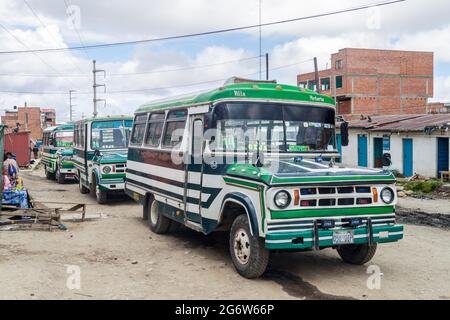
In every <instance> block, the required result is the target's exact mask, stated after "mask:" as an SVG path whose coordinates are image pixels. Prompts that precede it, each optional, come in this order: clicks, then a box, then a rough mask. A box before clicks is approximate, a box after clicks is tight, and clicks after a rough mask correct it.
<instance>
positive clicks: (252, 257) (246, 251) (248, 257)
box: [229, 214, 270, 279]
mask: <svg viewBox="0 0 450 320" xmlns="http://www.w3.org/2000/svg"><path fill="white" fill-rule="evenodd" d="M229 247H230V255H231V259H232V261H233V264H234V267H235V268H236V271H237V272H238V273H239V274H240V275H241V276H243V277H244V278H247V279H255V278H259V277H261V276H262V275H263V274H264V272H265V271H266V269H267V265H268V264H269V256H270V252H269V251H268V250H267V249H266V248H265V245H264V240H263V239H262V238H259V237H257V236H254V235H252V234H251V231H250V225H249V221H248V218H247V216H246V215H245V214H242V215H240V216H238V217H237V218H236V219H235V220H234V222H233V225H232V226H231V231H230V241H229Z"/></svg>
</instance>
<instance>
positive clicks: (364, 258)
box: [337, 243, 377, 265]
mask: <svg viewBox="0 0 450 320" xmlns="http://www.w3.org/2000/svg"><path fill="white" fill-rule="evenodd" d="M376 251H377V244H376V243H375V244H372V245H368V244H356V245H347V246H340V247H339V248H338V249H337V252H338V253H339V255H340V256H341V258H342V260H343V261H344V262H346V263H349V264H356V265H363V264H366V263H367V262H369V261H370V260H372V258H373V256H374V255H375V252H376Z"/></svg>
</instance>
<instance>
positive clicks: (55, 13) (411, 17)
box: [0, 0, 450, 121]
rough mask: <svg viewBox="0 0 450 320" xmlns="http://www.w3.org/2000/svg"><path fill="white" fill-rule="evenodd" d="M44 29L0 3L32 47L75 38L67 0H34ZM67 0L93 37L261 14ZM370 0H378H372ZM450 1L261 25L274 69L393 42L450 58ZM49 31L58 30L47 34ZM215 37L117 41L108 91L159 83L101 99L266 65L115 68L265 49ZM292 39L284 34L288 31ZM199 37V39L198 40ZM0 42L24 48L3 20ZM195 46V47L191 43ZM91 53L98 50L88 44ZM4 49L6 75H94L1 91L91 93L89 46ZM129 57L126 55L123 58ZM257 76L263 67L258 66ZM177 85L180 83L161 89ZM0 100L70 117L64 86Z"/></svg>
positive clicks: (230, 8)
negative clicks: (128, 47) (175, 42)
mask: <svg viewBox="0 0 450 320" xmlns="http://www.w3.org/2000/svg"><path fill="white" fill-rule="evenodd" d="M28 1H29V3H30V4H31V6H32V7H33V8H34V9H35V11H36V12H37V13H38V15H39V16H40V17H41V20H42V21H44V23H45V24H46V26H47V30H46V29H45V28H43V27H42V26H41V24H40V23H39V21H37V20H36V18H35V17H34V16H33V15H32V13H31V12H30V11H29V9H28V8H27V7H26V6H25V5H24V3H23V2H22V1H15V0H3V1H2V2H1V3H0V16H3V17H8V19H3V21H2V24H4V25H5V26H6V27H8V28H9V29H10V30H11V32H13V34H14V35H15V36H16V37H17V38H19V39H20V40H21V41H22V42H24V43H25V44H26V46H27V47H30V48H49V47H62V46H67V45H69V44H70V45H77V44H78V42H79V38H78V35H77V33H76V32H75V31H74V30H73V29H71V28H69V25H68V23H67V14H66V7H65V5H64V2H63V1H45V2H44V1H37V0H28ZM69 2H70V4H73V5H77V6H79V7H80V9H81V30H80V34H81V36H82V37H83V39H84V41H86V42H88V43H97V42H105V41H107V42H113V41H123V40H135V39H142V38H152V37H160V36H167V35H177V34H186V33H191V32H199V31H205V30H214V29H220V28H227V27H234V26H243V25H250V24H255V23H257V22H258V7H257V4H258V0H251V1H239V0H230V1H226V2H223V1H219V0H190V1H183V0H164V1H157V0H153V1H138V0H129V1H127V2H126V3H125V4H124V2H123V1H120V0H109V1H89V0H70V1H69ZM367 2H368V3H369V2H376V0H373V1H367ZM359 5H361V2H360V1H357V0H347V1H332V0H317V1H315V2H314V4H313V5H312V4H305V2H303V1H298V0H283V1H282V0H279V1H271V0H263V22H270V21H276V20H282V19H289V18H295V17H300V16H308V15H313V14H316V13H321V12H329V11H333V10H336V9H342V8H348V7H353V6H359ZM449 14H450V6H449V5H448V1H447V0H430V1H422V0H407V1H406V2H404V3H400V4H395V5H392V6H389V7H384V8H382V9H381V10H380V18H381V20H380V21H379V22H380V24H379V28H378V29H377V28H375V29H373V28H368V26H367V21H368V19H370V16H369V13H368V12H367V11H361V12H354V13H350V14H343V15H339V16H332V17H327V18H319V19H315V20H308V21H302V22H295V23H289V24H285V25H278V26H273V27H270V28H264V29H263V34H264V37H265V38H264V43H263V44H264V45H266V44H267V43H271V45H270V46H271V48H268V50H269V52H270V66H271V68H274V67H279V66H283V65H289V64H295V63H297V62H299V61H303V60H307V59H310V58H312V57H314V56H316V57H318V59H319V66H320V67H321V68H325V67H326V65H327V63H329V58H330V55H331V54H332V53H334V52H337V51H338V50H339V49H341V48H344V47H367V48H387V49H389V48H390V49H402V50H425V51H434V52H435V62H436V63H439V64H441V63H450V55H449V54H448V52H450V41H449V39H450V24H449V22H448V16H449ZM48 31H49V32H50V33H51V34H52V36H49V34H48ZM232 35H234V36H235V39H238V38H239V36H244V37H245V39H248V38H249V35H250V39H252V37H255V38H253V39H254V40H255V44H257V41H256V40H257V38H256V37H257V35H258V32H257V30H250V31H244V32H241V33H233V34H232ZM216 39H217V40H216V41H210V42H209V43H208V45H207V46H206V47H200V48H197V49H192V48H189V49H186V50H180V49H174V48H173V46H166V45H165V43H159V44H158V45H155V46H152V47H151V48H152V49H150V48H149V46H137V47H135V48H134V49H132V52H131V54H128V53H123V52H124V50H123V49H119V48H110V49H108V50H107V51H106V50H105V51H101V52H102V53H104V52H107V53H108V55H102V58H101V59H97V60H98V67H99V68H101V69H105V70H107V74H108V76H107V78H106V79H105V80H103V79H99V81H100V82H104V83H105V84H106V85H107V90H108V91H109V92H111V91H117V90H134V89H144V88H148V89H151V88H160V90H154V91H147V92H141V93H133V94H130V93H127V94H111V93H107V94H105V95H103V94H99V95H100V97H105V98H106V99H107V108H103V107H102V106H100V112H101V113H103V114H107V113H132V112H133V111H134V110H135V109H136V108H137V106H138V105H139V104H141V103H143V102H146V101H149V100H151V99H156V98H160V97H162V96H167V95H177V94H180V93H183V92H189V91H197V90H202V89H206V88H211V87H213V86H215V85H218V84H219V82H216V83H211V84H203V85H196V86H191V87H178V86H182V85H185V84H190V83H198V82H204V81H209V80H219V79H226V78H228V77H230V76H234V75H241V76H244V75H248V74H250V73H255V72H257V71H258V69H259V63H258V61H257V60H249V61H243V62H241V63H230V64H224V65H218V66H214V67H209V68H201V69H190V70H185V71H180V72H160V73H153V74H147V75H138V76H127V77H114V76H112V74H115V73H133V72H147V71H148V72H150V71H153V72H156V71H164V70H168V69H176V68H180V67H185V66H203V65H208V64H215V63H217V62H221V61H231V60H237V59H242V58H246V57H250V56H255V55H256V54H257V53H256V52H257V51H258V48H257V47H256V46H257V45H255V48H254V49H252V50H249V49H248V46H247V45H246V44H245V43H242V42H237V43H235V44H234V45H233V47H234V48H231V47H230V45H228V46H227V45H225V44H224V43H223V42H222V40H221V39H223V38H222V37H221V36H217V38H216ZM281 39H287V40H281ZM193 42H195V39H194V40H193ZM0 43H1V50H0V51H4V50H19V49H25V48H24V46H22V45H21V44H20V43H18V42H17V41H16V40H15V39H13V38H12V37H11V36H10V35H9V34H7V33H5V32H4V31H3V30H1V29H0ZM193 47H195V46H193ZM88 53H89V56H95V55H96V54H97V53H98V52H96V51H89V52H88ZM39 57H41V59H43V60H45V61H46V63H47V64H51V65H52V66H53V69H52V68H49V66H48V65H47V64H45V63H43V62H42V61H41V60H40V59H39V58H37V57H36V56H34V55H31V54H21V55H2V56H0V58H1V59H2V63H1V64H0V74H17V73H24V74H43V73H44V74H54V73H55V70H57V71H58V73H62V74H79V73H80V69H81V71H82V72H83V73H86V74H87V77H83V78H81V77H70V78H67V79H66V78H54V77H52V78H31V77H8V76H0V88H1V89H0V90H1V91H46V92H54V91H64V92H68V90H69V89H77V90H78V91H79V92H89V93H90V92H92V79H91V75H90V70H91V66H92V63H91V61H90V59H88V58H87V57H86V56H85V54H84V53H83V52H82V51H74V52H68V51H65V52H57V53H45V54H39ZM124 57H125V58H124ZM310 71H313V64H312V62H305V63H303V64H298V65H295V66H292V67H290V68H285V69H281V70H277V71H274V72H272V76H271V77H276V78H277V79H278V80H279V81H280V82H284V83H290V84H294V83H295V81H296V75H297V74H298V73H300V72H310ZM254 77H255V78H257V75H256V74H255V75H254ZM170 87H178V88H174V89H164V88H170ZM435 87H436V89H435V91H436V92H435V96H436V97H439V98H447V99H448V100H450V75H449V76H446V77H442V78H437V79H436V86H435ZM161 88H162V89H161ZM0 95H1V96H0V104H1V105H0V109H4V108H8V107H11V106H13V105H21V104H23V102H24V101H28V102H29V104H30V105H41V106H48V107H50V106H53V107H55V108H56V109H57V112H58V118H59V119H60V120H62V121H64V120H67V118H68V94H67V95H26V94H17V95H10V94H1V93H0ZM76 97H77V100H76V102H75V103H76V104H77V106H76V107H75V109H76V110H77V112H78V116H81V113H82V112H83V113H84V114H85V115H89V114H91V112H92V95H91V94H78V95H77V96H76Z"/></svg>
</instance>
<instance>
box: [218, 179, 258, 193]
mask: <svg viewBox="0 0 450 320" xmlns="http://www.w3.org/2000/svg"><path fill="white" fill-rule="evenodd" d="M223 180H224V181H225V182H226V183H228V184H235V185H238V186H241V187H246V188H250V189H254V190H259V185H258V184H256V183H251V182H248V181H242V180H237V179H232V178H226V177H224V178H223Z"/></svg>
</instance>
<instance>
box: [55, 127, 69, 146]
mask: <svg viewBox="0 0 450 320" xmlns="http://www.w3.org/2000/svg"><path fill="white" fill-rule="evenodd" d="M55 144H56V147H57V148H70V147H72V146H73V131H60V132H56V134H55Z"/></svg>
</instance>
